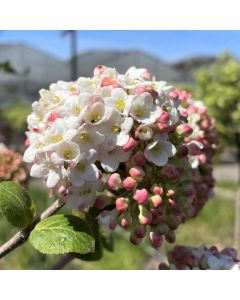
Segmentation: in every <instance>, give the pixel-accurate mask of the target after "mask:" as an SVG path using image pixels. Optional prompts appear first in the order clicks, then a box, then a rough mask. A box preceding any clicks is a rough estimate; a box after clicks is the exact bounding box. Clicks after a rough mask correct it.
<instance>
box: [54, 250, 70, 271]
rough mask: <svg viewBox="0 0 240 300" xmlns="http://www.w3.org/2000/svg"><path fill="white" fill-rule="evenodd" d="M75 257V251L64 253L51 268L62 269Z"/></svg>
mask: <svg viewBox="0 0 240 300" xmlns="http://www.w3.org/2000/svg"><path fill="white" fill-rule="evenodd" d="M73 259H74V254H73V253H67V254H64V255H63V256H62V257H61V258H60V259H59V261H58V262H57V263H56V264H55V265H54V266H53V267H52V268H51V270H61V269H62V268H64V267H65V266H66V264H68V263H69V262H70V261H72V260H73Z"/></svg>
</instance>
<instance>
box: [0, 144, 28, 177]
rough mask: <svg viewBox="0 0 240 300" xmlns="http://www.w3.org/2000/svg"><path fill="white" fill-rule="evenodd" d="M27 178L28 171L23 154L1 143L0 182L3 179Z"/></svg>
mask: <svg viewBox="0 0 240 300" xmlns="http://www.w3.org/2000/svg"><path fill="white" fill-rule="evenodd" d="M26 178H27V172H26V169H25V167H24V166H23V161H22V155H21V154H20V153H18V152H15V151H13V150H11V149H8V148H7V147H5V146H4V145H3V144H0V182H1V181H3V180H14V181H17V182H23V181H24V180H26Z"/></svg>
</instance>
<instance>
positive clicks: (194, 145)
mask: <svg viewBox="0 0 240 300" xmlns="http://www.w3.org/2000/svg"><path fill="white" fill-rule="evenodd" d="M187 148H188V153H189V154H190V155H193V156H195V155H198V154H201V149H202V148H203V145H202V144H201V143H199V142H196V141H192V142H190V143H189V144H188V145H187Z"/></svg>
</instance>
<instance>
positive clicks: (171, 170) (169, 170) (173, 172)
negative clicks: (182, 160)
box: [161, 164, 180, 178]
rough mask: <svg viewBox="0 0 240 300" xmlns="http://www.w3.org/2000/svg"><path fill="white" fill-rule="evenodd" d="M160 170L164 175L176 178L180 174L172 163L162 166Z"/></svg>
mask: <svg viewBox="0 0 240 300" xmlns="http://www.w3.org/2000/svg"><path fill="white" fill-rule="evenodd" d="M161 171H162V173H163V174H164V175H166V176H167V177H170V178H176V177H178V176H179V175H180V173H179V171H178V169H177V168H176V167H175V166H174V165H172V164H167V165H165V166H163V167H162V170H161Z"/></svg>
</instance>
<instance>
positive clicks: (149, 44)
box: [0, 30, 240, 62]
mask: <svg viewBox="0 0 240 300" xmlns="http://www.w3.org/2000/svg"><path fill="white" fill-rule="evenodd" d="M77 37H78V51H79V52H82V51H87V50H97V49H117V50H132V49H135V50H136V49H138V50H142V51H145V52H147V53H149V54H152V55H154V56H156V57H158V58H160V59H162V60H165V61H168V62H171V61H176V60H179V59H182V58H188V57H191V56H195V55H218V54H220V53H221V52H223V51H224V49H228V50H230V52H232V53H233V54H234V55H235V56H237V57H239V58H240V31H203V30H199V31H191V30H189V31H184V30H179V31H178V30H172V31H169V30H166V31H163V30H153V31H141V30H139V31H134V30H128V31H122V30H121V31H111V30H109V31H103V30H100V31H97V30H91V31H83V30H81V31H78V32H77ZM3 42H14V43H18V42H21V43H27V44H29V45H30V46H33V47H36V48H39V49H41V50H43V51H45V52H47V53H49V54H52V55H54V56H56V57H58V58H61V59H67V58H69V55H70V52H69V47H70V42H69V38H68V37H62V36H61V31H60V30H36V31H22V30H19V31H15V30H12V31H11V30H10V31H7V30H5V31H0V43H3Z"/></svg>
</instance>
